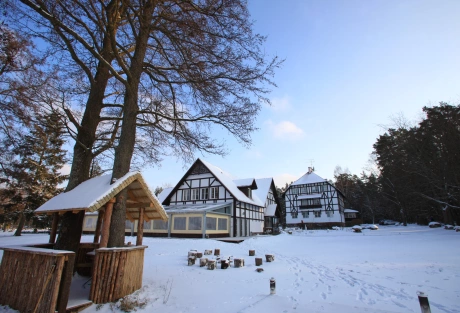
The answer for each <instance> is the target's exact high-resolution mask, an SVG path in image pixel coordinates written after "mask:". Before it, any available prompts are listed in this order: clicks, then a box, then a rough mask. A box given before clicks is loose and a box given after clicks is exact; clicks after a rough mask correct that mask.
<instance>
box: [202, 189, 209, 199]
mask: <svg viewBox="0 0 460 313" xmlns="http://www.w3.org/2000/svg"><path fill="white" fill-rule="evenodd" d="M208 199H209V190H208V188H201V200H208Z"/></svg>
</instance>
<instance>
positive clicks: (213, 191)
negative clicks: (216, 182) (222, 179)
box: [209, 187, 219, 199]
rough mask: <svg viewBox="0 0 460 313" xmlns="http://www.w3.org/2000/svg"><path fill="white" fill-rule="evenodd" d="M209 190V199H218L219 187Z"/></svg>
mask: <svg viewBox="0 0 460 313" xmlns="http://www.w3.org/2000/svg"><path fill="white" fill-rule="evenodd" d="M209 189H210V193H211V197H210V199H218V198H219V187H211V188H209Z"/></svg>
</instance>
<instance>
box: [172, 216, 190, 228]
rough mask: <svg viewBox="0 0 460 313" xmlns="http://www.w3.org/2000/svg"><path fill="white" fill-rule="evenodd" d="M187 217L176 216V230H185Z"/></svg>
mask: <svg viewBox="0 0 460 313" xmlns="http://www.w3.org/2000/svg"><path fill="white" fill-rule="evenodd" d="M186 221H187V218H186V217H175V218H174V230H185V229H186V228H185V224H186Z"/></svg>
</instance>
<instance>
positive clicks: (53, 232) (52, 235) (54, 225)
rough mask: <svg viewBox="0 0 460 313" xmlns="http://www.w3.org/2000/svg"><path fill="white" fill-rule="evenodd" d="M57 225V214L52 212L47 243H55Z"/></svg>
mask: <svg viewBox="0 0 460 313" xmlns="http://www.w3.org/2000/svg"><path fill="white" fill-rule="evenodd" d="M58 224H59V213H58V212H54V213H53V223H52V224H51V233H50V241H49V243H53V244H54V243H55V242H56V234H57V228H58Z"/></svg>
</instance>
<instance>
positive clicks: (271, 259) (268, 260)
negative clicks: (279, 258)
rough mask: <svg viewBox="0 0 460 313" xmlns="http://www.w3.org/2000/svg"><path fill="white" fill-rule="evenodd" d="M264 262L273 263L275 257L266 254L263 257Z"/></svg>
mask: <svg viewBox="0 0 460 313" xmlns="http://www.w3.org/2000/svg"><path fill="white" fill-rule="evenodd" d="M265 261H267V262H273V261H275V256H274V255H273V254H266V255H265Z"/></svg>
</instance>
